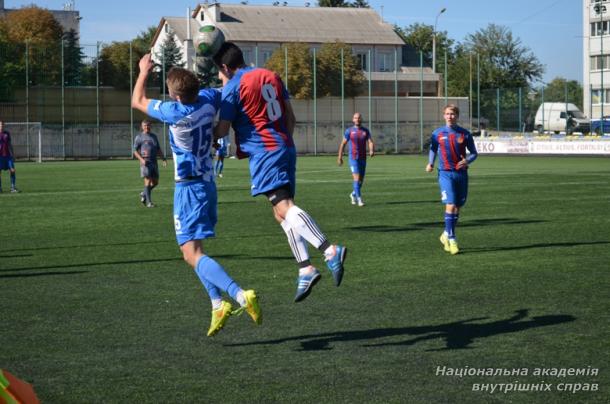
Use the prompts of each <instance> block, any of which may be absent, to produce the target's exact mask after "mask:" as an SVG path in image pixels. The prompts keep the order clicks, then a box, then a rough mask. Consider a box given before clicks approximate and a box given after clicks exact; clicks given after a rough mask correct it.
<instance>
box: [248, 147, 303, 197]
mask: <svg viewBox="0 0 610 404" xmlns="http://www.w3.org/2000/svg"><path fill="white" fill-rule="evenodd" d="M296 166H297V152H296V149H295V148H294V147H281V148H279V149H277V150H273V151H266V152H263V153H257V154H253V155H251V156H250V177H251V182H252V184H251V188H250V192H251V194H252V196H256V195H260V194H264V193H266V192H269V191H273V190H274V189H278V188H280V187H281V186H282V185H286V184H288V185H290V191H291V193H292V195H294V192H295V186H296V169H297V168H296Z"/></svg>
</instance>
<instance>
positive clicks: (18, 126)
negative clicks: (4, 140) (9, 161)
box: [4, 122, 43, 163]
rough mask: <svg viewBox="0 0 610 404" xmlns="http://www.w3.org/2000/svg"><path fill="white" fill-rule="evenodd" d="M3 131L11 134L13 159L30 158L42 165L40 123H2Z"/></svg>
mask: <svg viewBox="0 0 610 404" xmlns="http://www.w3.org/2000/svg"><path fill="white" fill-rule="evenodd" d="M4 130H6V131H8V132H9V133H10V134H11V142H12V144H13V151H14V153H15V156H14V157H15V158H24V157H25V158H26V159H27V160H28V161H29V160H32V157H34V158H36V161H37V162H39V163H42V156H43V138H42V122H4Z"/></svg>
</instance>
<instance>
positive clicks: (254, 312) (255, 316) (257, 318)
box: [244, 289, 263, 325]
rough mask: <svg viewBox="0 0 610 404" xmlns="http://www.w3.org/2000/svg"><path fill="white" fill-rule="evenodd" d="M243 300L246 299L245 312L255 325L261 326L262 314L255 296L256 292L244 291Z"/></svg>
mask: <svg viewBox="0 0 610 404" xmlns="http://www.w3.org/2000/svg"><path fill="white" fill-rule="evenodd" d="M244 299H246V307H245V309H246V311H247V312H248V314H249V315H250V317H252V320H254V322H255V323H256V324H258V325H261V323H262V322H263V312H262V311H261V306H260V305H259V304H258V296H256V292H255V291H253V290H251V289H250V290H245V291H244Z"/></svg>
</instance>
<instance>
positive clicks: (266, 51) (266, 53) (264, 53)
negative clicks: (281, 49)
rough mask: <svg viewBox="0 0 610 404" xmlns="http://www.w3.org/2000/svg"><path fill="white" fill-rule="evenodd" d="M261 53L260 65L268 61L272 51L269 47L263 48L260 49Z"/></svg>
mask: <svg viewBox="0 0 610 404" xmlns="http://www.w3.org/2000/svg"><path fill="white" fill-rule="evenodd" d="M261 53H262V57H263V60H262V62H263V63H262V65H263V66H264V65H265V63H267V61H268V60H269V59H271V55H272V54H273V52H272V51H270V50H269V49H263V51H262V52H261Z"/></svg>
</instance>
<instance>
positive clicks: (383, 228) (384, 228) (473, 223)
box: [347, 217, 546, 233]
mask: <svg viewBox="0 0 610 404" xmlns="http://www.w3.org/2000/svg"><path fill="white" fill-rule="evenodd" d="M544 222H546V220H533V219H530V220H524V219H516V218H509V217H505V218H495V219H479V220H469V221H465V222H460V224H459V226H460V227H479V226H495V225H503V224H506V225H513V224H518V225H522V224H535V223H544ZM443 226H444V224H443V223H442V222H441V221H440V220H439V221H437V222H422V223H412V224H409V225H406V226H389V225H377V226H353V227H348V228H347V229H348V230H358V231H370V232H377V233H388V232H407V231H417V230H423V229H427V228H439V229H442V227H443Z"/></svg>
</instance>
